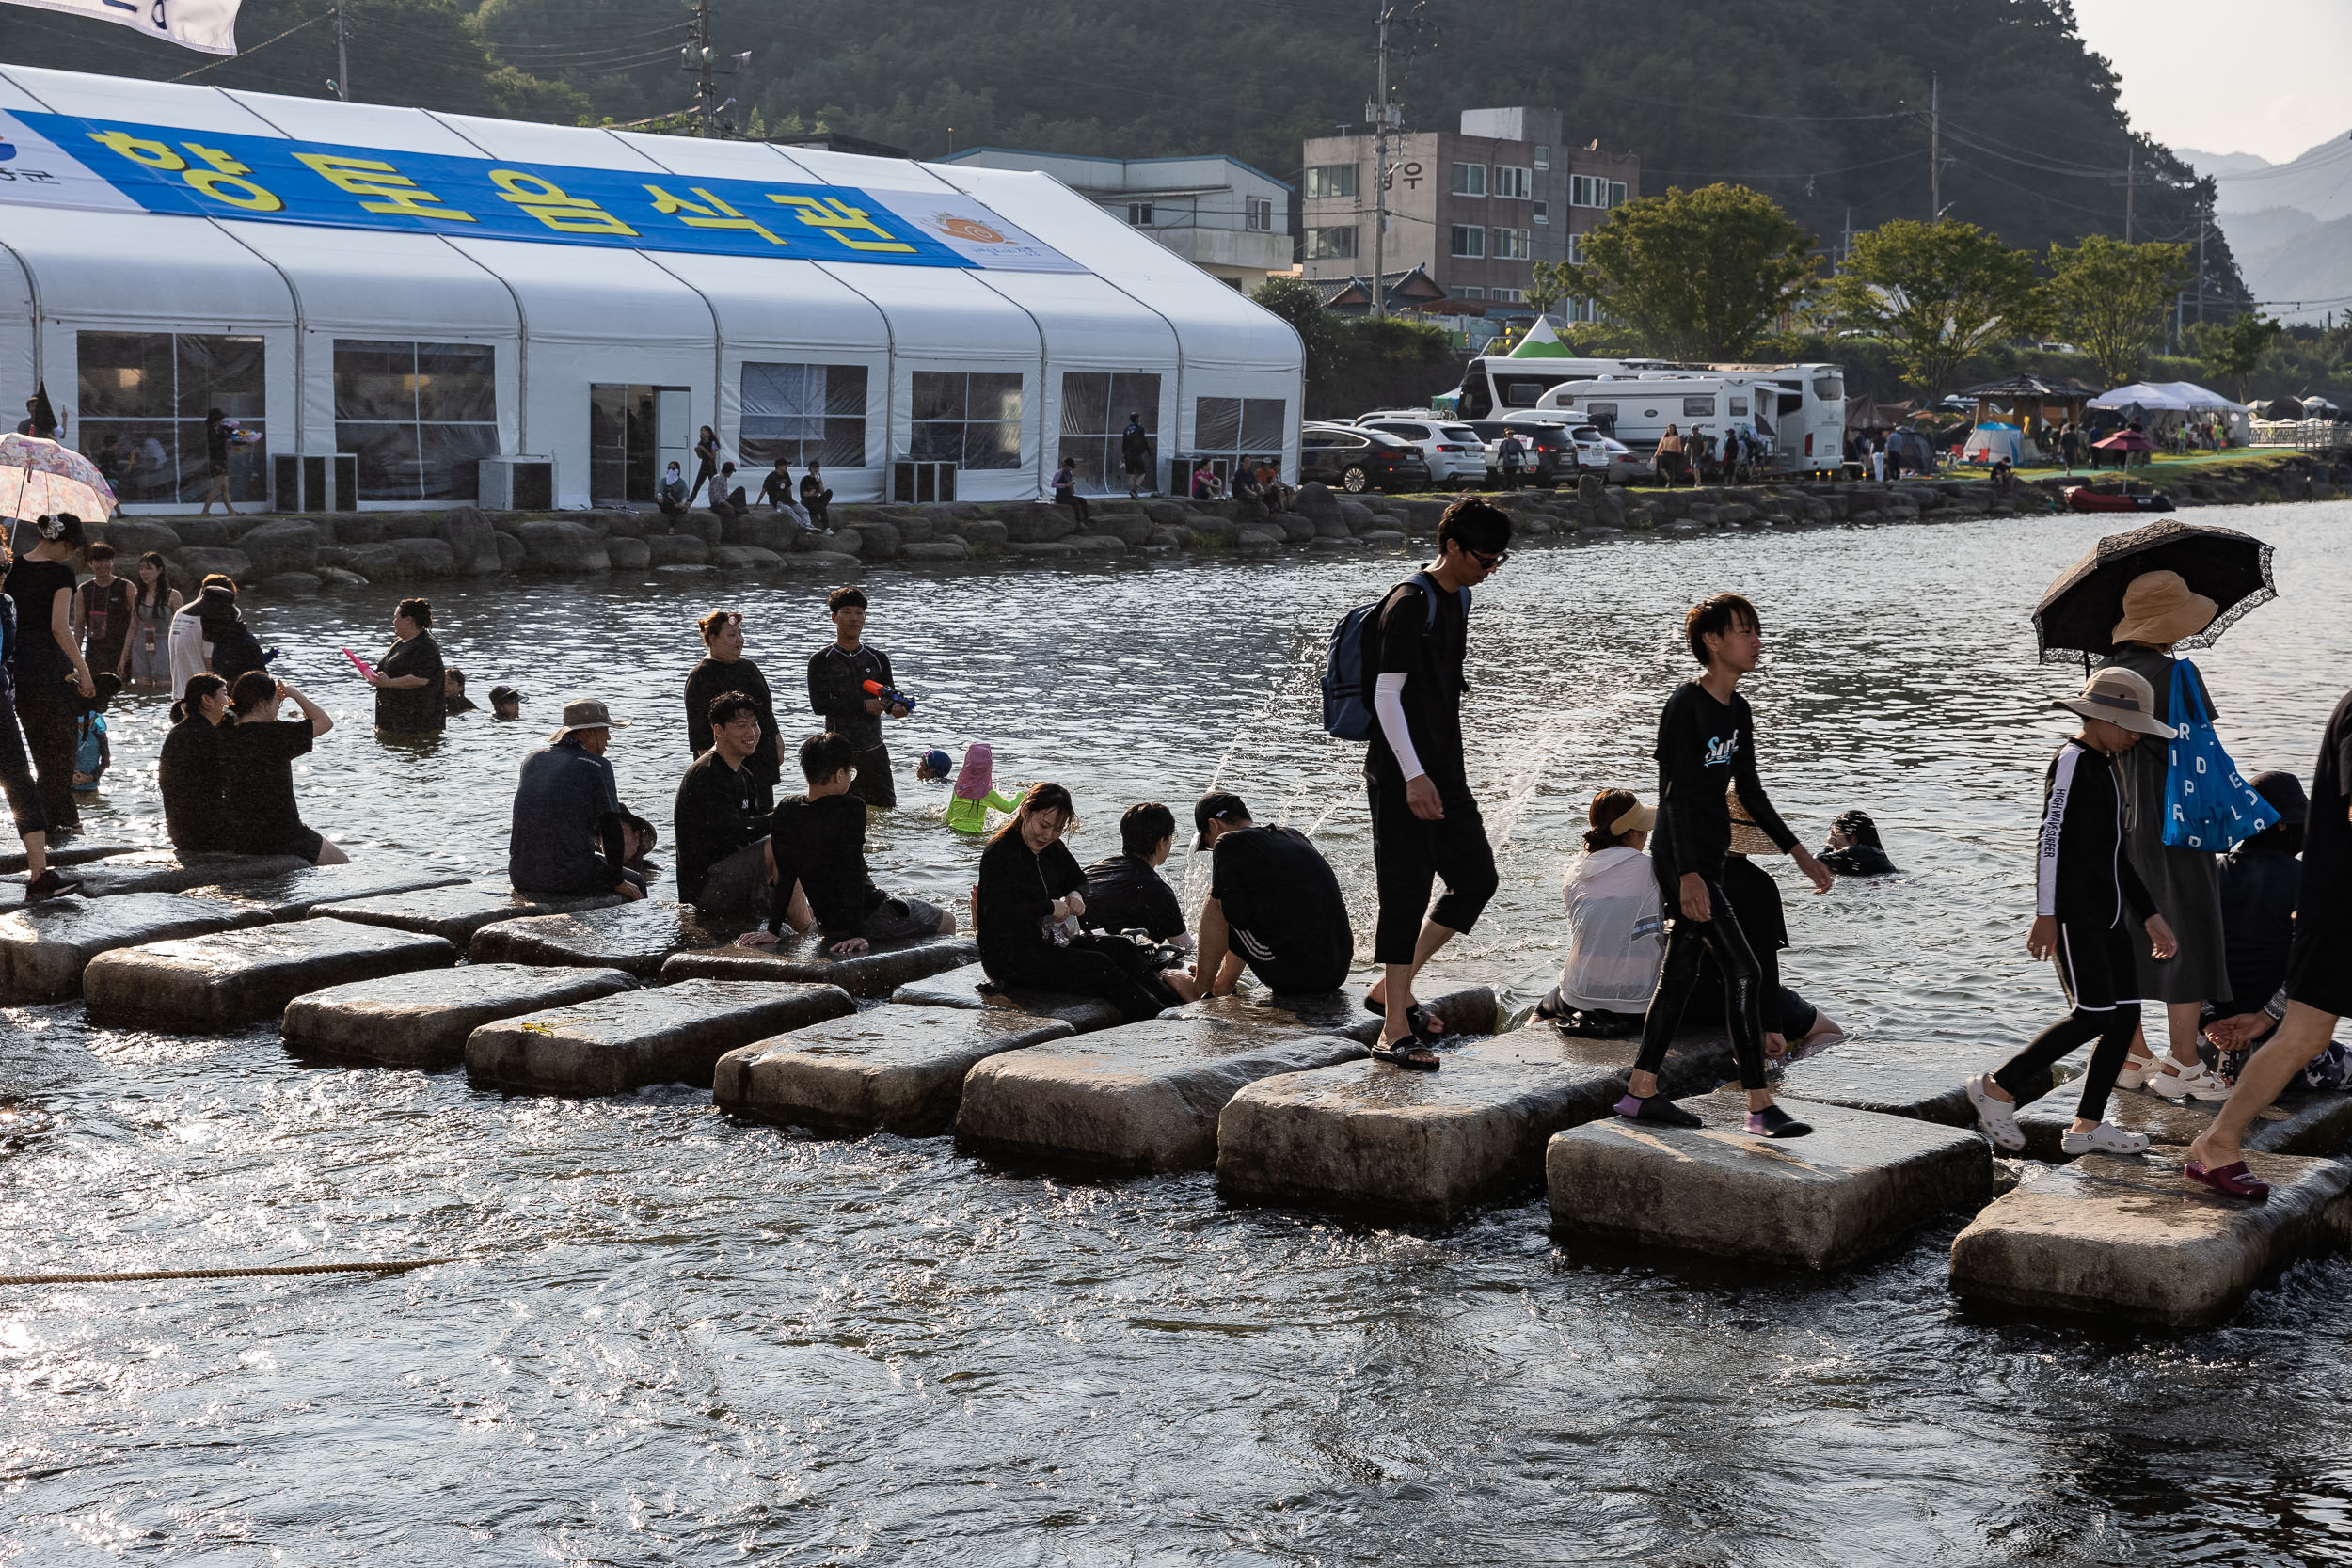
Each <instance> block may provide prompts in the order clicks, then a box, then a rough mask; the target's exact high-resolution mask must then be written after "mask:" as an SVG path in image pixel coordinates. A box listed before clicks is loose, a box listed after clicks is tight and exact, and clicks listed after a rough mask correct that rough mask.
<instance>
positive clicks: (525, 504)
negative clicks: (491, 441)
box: [475, 457, 555, 512]
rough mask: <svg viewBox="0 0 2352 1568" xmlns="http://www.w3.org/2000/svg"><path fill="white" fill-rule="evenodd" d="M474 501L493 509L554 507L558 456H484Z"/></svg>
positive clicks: (543, 508) (535, 510) (538, 509)
mask: <svg viewBox="0 0 2352 1568" xmlns="http://www.w3.org/2000/svg"><path fill="white" fill-rule="evenodd" d="M478 473H479V483H478V485H477V488H476V491H475V498H476V499H475V504H476V505H478V506H482V507H486V508H487V509H489V510H490V511H493V512H551V511H553V510H554V509H555V459H553V458H552V457H485V458H484V459H483V460H482V462H481V464H480V466H479V469H478Z"/></svg>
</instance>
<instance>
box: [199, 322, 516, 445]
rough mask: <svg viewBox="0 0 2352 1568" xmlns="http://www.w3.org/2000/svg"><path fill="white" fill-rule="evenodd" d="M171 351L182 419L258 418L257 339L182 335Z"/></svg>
mask: <svg viewBox="0 0 2352 1568" xmlns="http://www.w3.org/2000/svg"><path fill="white" fill-rule="evenodd" d="M172 349H173V353H172V357H173V359H174V360H175V361H176V362H177V370H178V372H179V380H180V391H179V410H180V417H181V418H182V419H183V420H203V419H206V418H208V417H209V416H210V414H211V412H212V411H213V410H214V409H215V408H217V409H219V410H220V411H221V412H222V413H224V414H226V415H228V416H229V417H230V419H232V420H236V421H237V422H238V423H239V424H243V423H245V422H246V420H258V419H260V418H261V417H262V413H263V411H264V407H265V405H264V404H263V402H262V340H261V339H259V338H216V337H198V336H195V335H193V334H185V335H183V336H181V337H179V338H176V339H174V340H173V341H172ZM485 352H486V351H485Z"/></svg>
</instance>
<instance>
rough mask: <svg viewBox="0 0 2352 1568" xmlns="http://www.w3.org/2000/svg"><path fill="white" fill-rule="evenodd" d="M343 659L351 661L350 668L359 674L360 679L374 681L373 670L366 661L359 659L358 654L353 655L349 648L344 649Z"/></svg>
mask: <svg viewBox="0 0 2352 1568" xmlns="http://www.w3.org/2000/svg"><path fill="white" fill-rule="evenodd" d="M343 657H345V658H347V659H349V660H351V667H352V668H353V669H355V670H357V671H358V672H359V678H360V679H362V680H371V681H372V680H373V679H375V670H374V668H373V666H372V665H370V664H369V663H368V661H367V660H366V659H364V658H361V657H359V656H358V654H355V653H353V652H352V651H351V650H350V649H349V648H345V649H344V650H343Z"/></svg>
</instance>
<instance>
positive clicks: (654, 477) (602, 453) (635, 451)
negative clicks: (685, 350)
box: [588, 382, 694, 506]
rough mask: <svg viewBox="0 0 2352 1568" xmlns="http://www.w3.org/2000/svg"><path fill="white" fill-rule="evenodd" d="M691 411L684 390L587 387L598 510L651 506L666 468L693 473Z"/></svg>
mask: <svg viewBox="0 0 2352 1568" xmlns="http://www.w3.org/2000/svg"><path fill="white" fill-rule="evenodd" d="M691 418H692V410H691V407H690V405H689V403H688V395H687V388H683V387H643V386H620V385H614V384H610V383H603V382H599V383H597V384H596V385H595V386H592V387H590V388H588V499H589V500H590V501H591V503H593V504H595V505H597V506H626V505H628V504H629V503H631V502H635V503H636V504H638V505H641V506H650V505H651V504H652V503H653V499H654V486H655V484H656V483H659V482H660V477H661V470H662V468H663V467H665V466H667V465H668V464H671V463H675V464H676V465H678V467H679V469H680V471H681V472H687V473H691V472H692V468H691V462H692V458H693V445H694V437H693V432H692V430H691V428H690V423H691Z"/></svg>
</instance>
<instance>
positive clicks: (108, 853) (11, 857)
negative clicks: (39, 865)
mask: <svg viewBox="0 0 2352 1568" xmlns="http://www.w3.org/2000/svg"><path fill="white" fill-rule="evenodd" d="M139 850H140V846H138V845H135V844H68V845H64V846H62V847H58V848H55V849H52V850H50V851H49V863H50V864H51V865H87V864H88V863H90V862H92V861H103V860H112V859H113V858H114V857H115V856H117V855H135V854H137V853H138V852H139ZM24 869H26V867H25V860H24V850H22V849H18V850H15V851H12V852H11V853H8V854H6V855H0V873H5V872H10V871H20V872H21V871H24Z"/></svg>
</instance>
